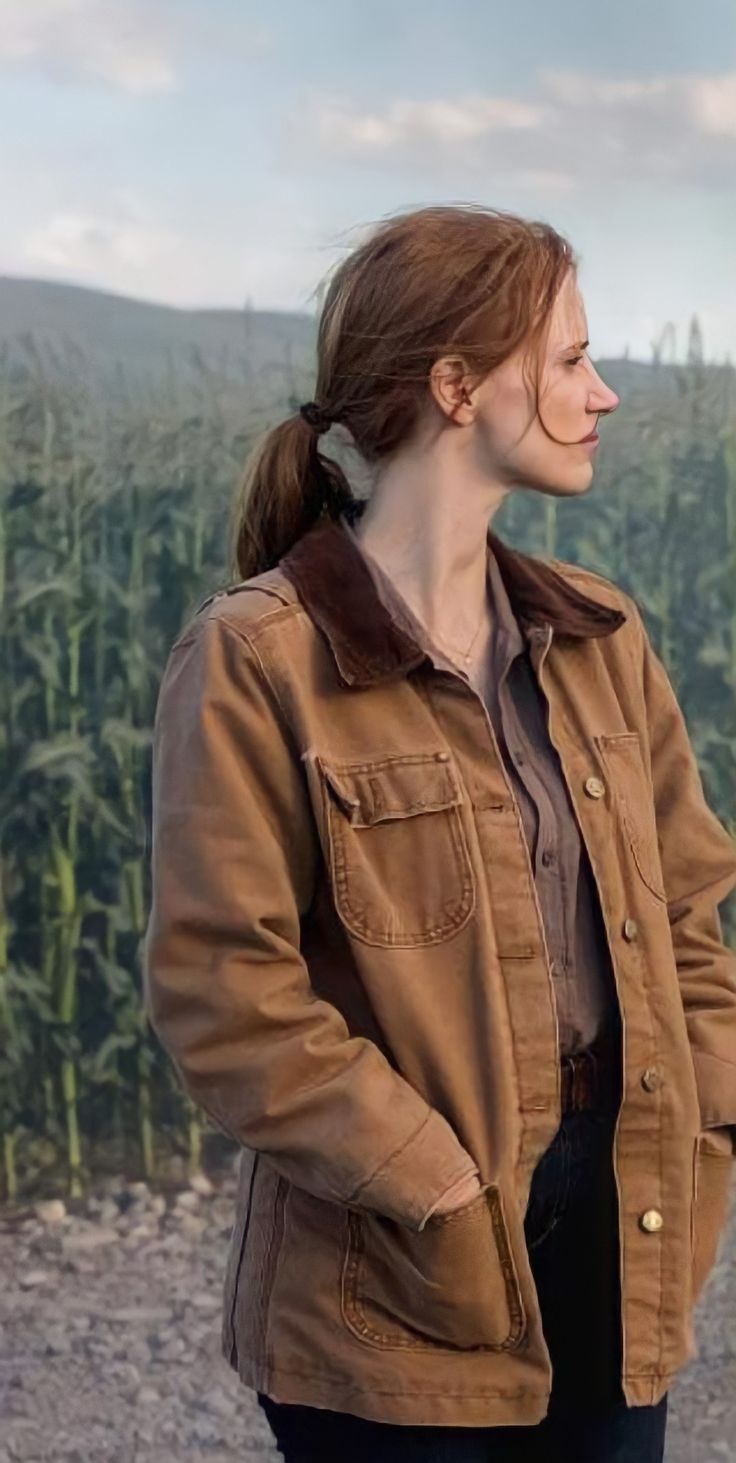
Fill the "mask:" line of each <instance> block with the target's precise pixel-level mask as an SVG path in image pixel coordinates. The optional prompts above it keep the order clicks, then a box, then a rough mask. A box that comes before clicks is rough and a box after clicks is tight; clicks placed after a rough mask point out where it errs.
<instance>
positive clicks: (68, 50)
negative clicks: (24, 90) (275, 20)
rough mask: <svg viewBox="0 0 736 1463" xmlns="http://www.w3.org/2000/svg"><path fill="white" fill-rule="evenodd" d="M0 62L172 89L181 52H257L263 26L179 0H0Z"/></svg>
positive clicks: (140, 89) (111, 83)
mask: <svg viewBox="0 0 736 1463" xmlns="http://www.w3.org/2000/svg"><path fill="white" fill-rule="evenodd" d="M0 3H1V6H2V16H1V20H0V66H6V67H10V66H12V67H23V68H33V69H35V70H38V71H41V72H42V73H43V74H44V75H45V76H46V77H48V78H49V79H50V80H52V81H57V82H64V83H67V84H69V83H79V82H83V83H87V84H89V83H94V84H97V85H103V86H107V87H110V88H112V89H115V90H119V91H124V92H129V93H132V94H134V95H146V94H149V95H150V94H153V95H155V94H157V93H167V92H171V91H174V90H175V89H176V87H177V85H178V82H179V75H180V71H181V65H182V62H183V61H184V59H185V58H186V57H193V58H197V59H198V58H200V57H201V56H202V55H203V54H209V55H214V56H217V55H222V54H226V55H227V56H228V57H229V58H231V59H232V58H238V59H240V60H252V59H254V58H256V57H259V56H262V55H263V54H264V52H265V51H266V50H268V48H269V46H270V44H271V37H270V36H269V33H268V31H267V30H266V29H265V28H263V27H261V26H259V25H256V26H252V25H250V24H245V22H244V20H243V17H242V16H235V17H234V18H232V17H231V18H230V19H228V18H227V17H226V18H225V19H224V20H223V21H222V22H221V23H220V22H219V20H218V19H217V18H216V17H214V16H213V15H212V14H211V13H210V12H205V10H202V9H200V10H192V9H189V8H188V7H185V6H184V5H183V3H181V0H178V3H176V0H0Z"/></svg>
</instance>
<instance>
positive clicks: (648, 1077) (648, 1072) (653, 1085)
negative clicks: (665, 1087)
mask: <svg viewBox="0 0 736 1463" xmlns="http://www.w3.org/2000/svg"><path fill="white" fill-rule="evenodd" d="M641 1085H642V1087H646V1090H647V1092H656V1091H657V1088H658V1087H661V1085H662V1074H661V1072H660V1071H659V1070H658V1068H657V1067H646V1068H645V1070H644V1071H643V1072H642V1074H641Z"/></svg>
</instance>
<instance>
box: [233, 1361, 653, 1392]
mask: <svg viewBox="0 0 736 1463" xmlns="http://www.w3.org/2000/svg"><path fill="white" fill-rule="evenodd" d="M242 1359H243V1360H248V1361H251V1362H253V1363H254V1365H256V1366H260V1365H262V1363H263V1358H262V1357H259V1356H254V1355H253V1354H252V1353H251V1352H243V1353H242ZM266 1369H267V1371H268V1375H269V1377H277V1376H284V1377H301V1378H302V1380H303V1381H316V1382H322V1381H330V1382H333V1383H336V1380H337V1379H336V1377H335V1373H334V1372H331V1371H324V1372H305V1371H300V1370H299V1369H298V1368H295V1367H283V1366H271V1365H270V1364H269V1363H268V1362H267V1363H266ZM665 1375H669V1373H666V1374H665ZM261 1390H264V1389H263V1388H261ZM335 1390H336V1391H337V1390H342V1391H344V1392H345V1393H346V1394H349V1393H353V1392H356V1393H358V1394H359V1395H364V1396H366V1397H371V1396H373V1395H375V1396H379V1397H459V1398H463V1397H505V1398H509V1399H511V1400H513V1399H515V1398H517V1397H539V1398H541V1399H544V1400H545V1401H546V1400H547V1399H548V1397H549V1389H547V1390H546V1391H542V1392H538V1391H535V1390H532V1389H531V1388H530V1387H518V1388H516V1389H515V1390H514V1391H510V1392H504V1391H485V1390H481V1391H480V1392H466V1391H462V1392H450V1391H448V1389H447V1388H446V1387H443V1388H442V1389H441V1391H438V1392H428V1391H425V1389H424V1388H421V1389H420V1390H419V1391H418V1392H413V1391H410V1390H408V1389H406V1388H403V1387H402V1389H401V1391H393V1390H391V1391H389V1390H388V1389H387V1388H381V1387H375V1386H370V1387H356V1386H354V1385H353V1383H352V1382H350V1383H348V1385H347V1386H345V1387H339V1388H338V1386H337V1385H336V1388H335Z"/></svg>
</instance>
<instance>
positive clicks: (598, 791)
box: [585, 777, 606, 798]
mask: <svg viewBox="0 0 736 1463" xmlns="http://www.w3.org/2000/svg"><path fill="white" fill-rule="evenodd" d="M585 791H586V792H587V794H588V796H589V797H591V798H602V797H603V794H604V793H605V791H606V787H605V783H603V782H601V780H600V777H586V779H585Z"/></svg>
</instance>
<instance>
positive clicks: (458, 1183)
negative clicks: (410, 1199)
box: [419, 1168, 482, 1230]
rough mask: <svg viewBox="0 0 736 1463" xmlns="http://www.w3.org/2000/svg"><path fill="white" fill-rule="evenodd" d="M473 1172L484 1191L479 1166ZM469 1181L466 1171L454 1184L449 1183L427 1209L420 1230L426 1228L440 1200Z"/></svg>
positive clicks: (448, 1196) (460, 1188)
mask: <svg viewBox="0 0 736 1463" xmlns="http://www.w3.org/2000/svg"><path fill="white" fill-rule="evenodd" d="M471 1172H472V1174H473V1177H474V1178H476V1179H477V1180H478V1188H479V1192H480V1193H482V1188H481V1184H480V1173H479V1171H478V1169H477V1168H473V1169H472V1170H471ZM467 1181H468V1175H467V1174H466V1173H464V1174H461V1176H460V1178H459V1179H456V1180H455V1182H454V1184H449V1185H448V1187H447V1188H446V1189H445V1192H444V1194H440V1195H439V1196H438V1197H437V1198H436V1199H435V1201H434V1203H433V1204H431V1205H430V1207H429V1209H428V1210H427V1212H426V1214H425V1215H424V1217H423V1219H422V1222H421V1224H420V1226H419V1228H420V1230H421V1229H424V1226H425V1224H426V1223H427V1220H428V1219H429V1217H430V1215H431V1214H434V1211H435V1209H436V1208H437V1205H438V1204H439V1202H440V1200H441V1199H448V1198H450V1196H451V1195H452V1193H453V1191H454V1190H455V1189H458V1190H460V1191H462V1188H463V1186H464V1185H465V1184H466V1183H467Z"/></svg>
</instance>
